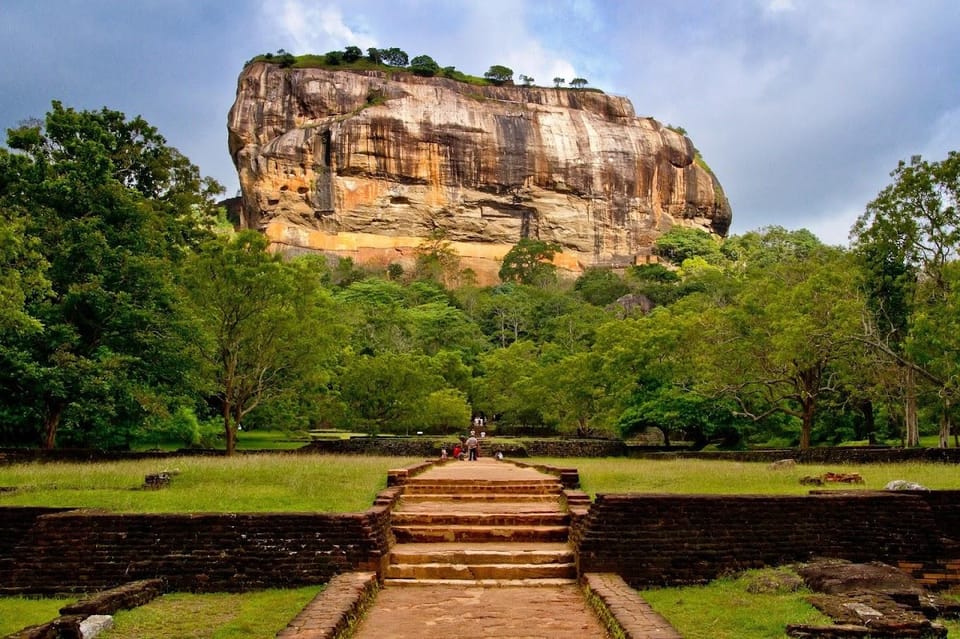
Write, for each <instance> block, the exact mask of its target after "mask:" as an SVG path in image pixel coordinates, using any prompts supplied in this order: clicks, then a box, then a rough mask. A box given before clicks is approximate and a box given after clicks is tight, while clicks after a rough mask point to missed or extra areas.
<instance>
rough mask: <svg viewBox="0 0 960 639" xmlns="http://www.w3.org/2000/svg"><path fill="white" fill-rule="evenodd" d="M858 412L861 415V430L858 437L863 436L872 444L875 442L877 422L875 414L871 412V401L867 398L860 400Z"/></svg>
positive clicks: (861, 437)
mask: <svg viewBox="0 0 960 639" xmlns="http://www.w3.org/2000/svg"><path fill="white" fill-rule="evenodd" d="M860 414H861V415H863V427H862V430H863V432H862V433H860V437H859V439H863V438H864V437H865V438H866V439H867V441H868V442H869V443H870V445H871V446H872V445H874V444H876V443H877V423H876V415H875V414H874V412H873V402H871V401H870V400H869V399H865V400H863V401H861V402H860Z"/></svg>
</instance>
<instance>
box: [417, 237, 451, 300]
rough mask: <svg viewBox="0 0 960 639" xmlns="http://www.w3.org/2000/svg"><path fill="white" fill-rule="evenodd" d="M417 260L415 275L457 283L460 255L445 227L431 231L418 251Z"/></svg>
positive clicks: (448, 283) (419, 277) (449, 283)
mask: <svg viewBox="0 0 960 639" xmlns="http://www.w3.org/2000/svg"><path fill="white" fill-rule="evenodd" d="M416 255H417V262H416V268H415V271H414V277H416V278H418V279H431V280H434V281H437V282H441V283H443V284H445V285H447V286H452V285H454V284H456V283H457V275H458V274H459V272H460V256H459V255H458V254H457V252H456V250H454V248H453V246H452V245H451V243H450V241H449V240H447V234H446V232H445V231H444V230H443V229H435V230H434V231H431V233H430V235H429V237H427V238H425V239H424V240H423V241H422V242H420V245H419V246H418V247H417V251H416Z"/></svg>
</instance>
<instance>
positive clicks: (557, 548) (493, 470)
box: [384, 458, 576, 586]
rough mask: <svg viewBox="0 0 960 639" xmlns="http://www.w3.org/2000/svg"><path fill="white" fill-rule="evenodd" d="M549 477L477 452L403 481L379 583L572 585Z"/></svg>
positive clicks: (558, 501)
mask: <svg viewBox="0 0 960 639" xmlns="http://www.w3.org/2000/svg"><path fill="white" fill-rule="evenodd" d="M561 491H562V486H561V484H560V482H559V480H558V479H557V478H555V477H552V476H549V475H545V474H543V473H540V472H538V471H536V470H533V469H528V468H519V467H517V466H514V465H513V464H510V463H506V462H498V461H496V460H494V459H489V458H481V459H480V460H478V461H475V462H469V461H451V462H448V463H446V464H444V465H442V466H438V467H434V468H432V469H430V470H428V471H427V472H425V473H423V474H422V475H419V476H416V477H413V478H411V479H409V480H407V482H406V483H405V484H404V492H403V496H402V497H401V499H400V502H399V503H398V504H397V506H396V507H395V508H394V510H393V513H392V529H393V534H394V536H395V537H396V540H397V544H396V545H395V546H394V547H393V549H392V551H391V553H390V564H389V566H388V568H387V572H386V575H385V579H384V583H385V584H386V585H401V584H410V585H435V584H450V585H456V584H459V585H480V586H513V585H515V586H520V585H522V586H533V585H544V586H546V585H560V584H572V583H575V579H576V566H575V563H574V556H573V551H572V549H571V548H570V546H569V545H568V544H567V538H568V535H569V524H570V517H569V514H568V513H567V511H566V507H565V505H564V503H563V498H562V496H561Z"/></svg>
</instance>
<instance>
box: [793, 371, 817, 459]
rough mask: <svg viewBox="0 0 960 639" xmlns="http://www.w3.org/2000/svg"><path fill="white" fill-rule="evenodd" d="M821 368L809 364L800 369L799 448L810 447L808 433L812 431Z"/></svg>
mask: <svg viewBox="0 0 960 639" xmlns="http://www.w3.org/2000/svg"><path fill="white" fill-rule="evenodd" d="M821 373H822V369H821V368H820V367H819V366H811V367H810V368H807V369H805V370H803V371H800V378H799V382H800V383H799V387H800V388H799V390H800V410H801V417H802V419H803V422H802V424H801V425H800V450H806V449H808V448H810V433H811V432H813V416H814V413H815V412H816V409H817V392H818V390H819V388H820V376H821Z"/></svg>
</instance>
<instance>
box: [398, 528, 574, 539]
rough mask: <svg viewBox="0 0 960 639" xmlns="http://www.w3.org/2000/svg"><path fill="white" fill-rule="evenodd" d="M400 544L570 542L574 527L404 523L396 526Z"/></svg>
mask: <svg viewBox="0 0 960 639" xmlns="http://www.w3.org/2000/svg"><path fill="white" fill-rule="evenodd" d="M392 529H393V534H394V536H395V537H396V539H397V541H398V542H400V543H415V542H449V541H460V542H490V541H567V537H568V535H569V533H570V527H569V526H566V525H524V526H518V525H505V526H497V525H482V524H473V525H461V524H450V525H445V526H436V525H432V526H423V525H417V524H403V525H396V524H394V525H393V526H392Z"/></svg>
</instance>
